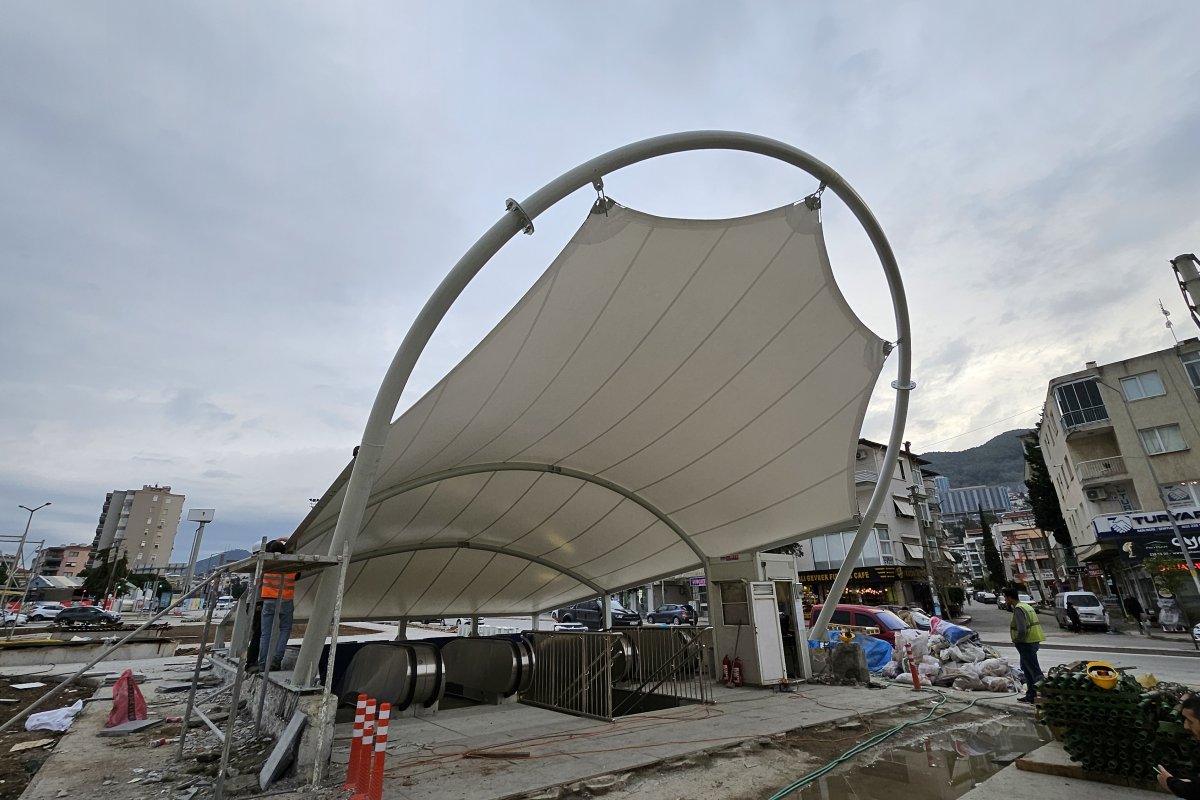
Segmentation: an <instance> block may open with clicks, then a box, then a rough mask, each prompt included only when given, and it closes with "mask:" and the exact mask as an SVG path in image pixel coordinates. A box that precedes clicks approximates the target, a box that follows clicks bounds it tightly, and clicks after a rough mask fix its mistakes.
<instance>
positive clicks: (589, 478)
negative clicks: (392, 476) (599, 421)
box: [313, 461, 704, 564]
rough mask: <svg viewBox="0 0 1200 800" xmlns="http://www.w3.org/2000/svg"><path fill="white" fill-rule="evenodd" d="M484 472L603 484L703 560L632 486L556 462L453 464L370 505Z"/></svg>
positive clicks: (383, 493) (683, 534)
mask: <svg viewBox="0 0 1200 800" xmlns="http://www.w3.org/2000/svg"><path fill="white" fill-rule="evenodd" d="M483 472H546V473H549V474H551V475H565V476H566V477H568V478H575V479H577V480H581V481H584V482H586V483H591V484H595V485H596V486H601V487H603V488H605V489H608V490H609V491H611V492H615V493H617V494H619V495H621V496H622V497H624V498H626V499H627V500H632V501H633V502H635V503H637V504H638V505H639V506H641V507H642V508H644V509H646V511H648V512H650V513H651V514H652V515H653V516H654V517H656V518H657V519H658V521H659V522H661V523H662V524H664V525H666V526H667V527H668V528H670V529H671V530H672V531H673V532H674V533H675V535H676V536H678V537H679V538H680V539H681V540H682V541H683V543H684V544H686V545H687V546H688V547H689V548H691V550H692V552H693V553H695V554H696V558H698V559H700V563H701V564H703V563H704V552H703V551H702V550H701V549H700V548H699V547H697V546H696V543H695V542H693V541H692V540H691V537H689V536H688V535H687V533H686V532H685V531H684V530H683V528H681V527H679V525H678V524H676V522H675V520H673V519H671V517H670V515H668V514H667V513H666V512H665V511H663V510H662V509H660V508H659V507H658V506H656V505H654V504H653V503H651V502H650V501H649V500H647V499H646V498H644V497H642V496H640V495H639V494H637V493H636V492H634V491H632V490H630V489H627V488H625V487H624V486H622V485H621V484H619V483H615V482H613V481H610V480H608V479H607V478H601V477H600V476H599V475H593V474H592V473H590V472H584V471H583V470H578V469H574V468H572V467H560V466H557V465H555V464H542V463H540V462H537V461H493V462H489V463H483V464H465V465H463V466H461V467H452V468H450V469H445V470H442V471H441V472H433V473H430V474H429V475H424V476H422V477H420V478H414V479H412V480H410V481H405V482H404V483H399V484H396V485H395V486H392V487H390V488H388V489H384V490H382V491H379V492H376V493H375V494H373V495H371V497H370V498H369V499H368V501H367V506H368V507H370V506H373V505H378V504H379V503H382V502H383V501H385V500H388V499H390V498H393V497H397V496H399V495H402V494H404V493H405V492H411V491H412V490H414V489H420V488H421V487H422V486H428V485H430V484H431V483H438V482H439V481H446V480H450V479H451V478H461V477H464V476H466V475H479V474H480V473H483ZM327 530H329V529H328V528H324V529H322V530H321V531H320V532H314V533H313V537H314V538H316V537H318V536H321V535H323V534H324V533H325V531H327ZM352 560H357V559H352Z"/></svg>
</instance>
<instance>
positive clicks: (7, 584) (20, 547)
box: [4, 500, 51, 637]
mask: <svg viewBox="0 0 1200 800" xmlns="http://www.w3.org/2000/svg"><path fill="white" fill-rule="evenodd" d="M48 505H51V503H50V501H49V500H47V501H46V502H44V503H42V504H41V505H40V506H37V507H36V508H30V507H29V506H17V507H18V508H23V509H25V510H26V511H28V512H29V519H27V520H25V532H24V533H22V534H21V541H20V542H19V543H18V544H17V557H16V559H14V561H13V568H12V572H10V573H9V574H8V578H7V579H6V580H5V581H4V607H5V610H7V609H8V593H9V591H10V590H11V589H12V583H13V580H14V579H15V578H16V577H17V569H19V568H20V566H21V565H22V564H24V563H25V540H26V539H28V538H29V526H30V525H32V524H33V515H34V512H36V511H41V510H42V509H43V508H45V507H46V506H48ZM25 588H26V590H28V588H29V580H28V578H26V580H25ZM19 613H21V609H20V608H18V609H17V614H19ZM16 620H17V615H16V614H13V627H14V628H15V627H16V624H17V623H16ZM8 635H9V636H10V637H11V636H12V631H9V634H8Z"/></svg>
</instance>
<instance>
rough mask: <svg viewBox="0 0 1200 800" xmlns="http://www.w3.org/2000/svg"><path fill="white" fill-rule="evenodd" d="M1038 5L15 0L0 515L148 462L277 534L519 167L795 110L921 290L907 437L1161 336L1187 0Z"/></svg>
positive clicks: (711, 183) (429, 371) (500, 299)
mask: <svg viewBox="0 0 1200 800" xmlns="http://www.w3.org/2000/svg"><path fill="white" fill-rule="evenodd" d="M1097 10H1099V11H1100V12H1101V13H1095V12H1096V11H1097ZM1028 22H1029V20H1028V15H1027V12H1026V11H1024V10H1023V9H1020V8H1009V7H1004V6H970V5H966V6H958V7H953V8H937V9H932V8H926V7H923V6H920V5H906V4H901V5H899V6H894V7H888V8H884V9H873V10H872V11H871V12H870V13H869V14H868V13H863V12H861V11H859V10H858V9H852V8H837V9H833V10H829V11H815V10H814V9H812V8H801V7H796V8H792V7H783V6H780V7H775V8H769V9H759V8H755V9H754V10H753V11H752V10H750V8H749V7H742V6H737V5H733V6H731V5H729V4H718V3H699V4H695V3H688V4H684V3H671V2H668V3H658V4H650V5H644V6H642V7H639V9H638V14H637V15H636V19H635V18H631V17H629V16H628V15H625V14H614V13H612V9H611V8H609V7H603V6H562V5H559V4H550V3H534V4H530V5H526V6H521V7H518V8H515V9H514V8H507V7H506V8H500V7H494V8H493V7H488V6H481V7H474V6H472V7H470V8H467V7H455V6H445V5H444V4H443V5H429V6H405V7H403V8H400V7H394V6H387V5H382V6H358V7H355V8H354V9H353V10H347V9H346V8H344V7H340V6H330V5H323V4H298V5H295V4H287V5H284V4H280V3H272V2H267V3H260V4H255V5H254V6H248V7H245V8H241V7H234V6H232V5H228V4H222V3H184V4H174V5H172V6H170V7H166V6H163V7H152V8H147V7H144V6H140V5H134V4H127V3H120V2H117V3H110V4H106V5H105V6H104V7H103V8H99V7H97V8H90V7H84V8H71V9H69V10H67V9H66V8H63V7H58V6H54V5H47V4H37V5H27V6H23V7H21V8H20V9H12V10H10V13H9V14H7V15H6V18H5V26H4V27H3V28H2V29H0V70H2V71H3V73H4V74H5V75H6V76H9V77H10V80H8V81H5V82H3V83H2V84H0V103H2V104H3V107H4V108H5V109H6V113H5V114H4V115H3V117H2V118H0V178H2V180H0V209H3V210H2V211H0V258H2V259H3V261H4V263H5V266H6V269H5V291H4V292H3V293H0V337H3V341H4V342H5V344H6V351H5V355H6V359H5V365H4V366H5V368H4V370H2V371H0V454H2V455H0V501H2V502H0V510H2V509H5V508H7V509H10V511H9V512H7V513H0V529H6V530H12V529H15V528H19V527H21V526H23V524H24V521H23V519H22V517H21V515H20V514H18V513H17V512H16V509H15V507H16V505H17V504H18V503H26V504H29V503H31V502H34V501H35V500H37V498H40V497H43V496H45V497H46V498H49V499H53V500H54V501H55V505H54V506H52V507H51V508H49V509H46V510H45V511H43V512H39V513H38V518H37V520H36V522H35V524H36V525H37V526H38V529H39V530H41V531H43V532H44V533H45V535H46V536H48V537H50V538H51V539H61V540H66V539H76V540H81V539H82V540H89V541H90V539H91V536H92V535H93V534H94V528H95V524H96V519H97V517H98V515H99V510H100V505H101V503H102V502H103V498H104V494H105V492H106V491H110V490H112V489H119V488H128V487H137V486H141V485H142V484H143V483H160V484H162V483H168V484H171V485H172V486H173V487H174V488H175V490H176V491H180V492H183V493H184V494H186V495H187V496H188V500H189V505H191V504H192V503H193V502H194V503H196V504H198V505H200V506H202V507H213V508H216V509H218V518H217V521H216V522H214V524H213V525H212V526H210V528H209V530H208V532H206V547H207V546H208V544H209V543H212V544H213V545H214V546H215V545H219V544H223V543H228V544H229V545H230V546H234V545H238V544H241V545H244V544H246V543H248V541H253V540H256V539H257V538H258V537H259V536H261V535H266V534H270V535H278V534H280V533H286V532H288V531H290V530H291V529H292V528H293V527H294V526H295V524H296V522H298V520H299V519H300V518H302V517H303V515H304V514H305V513H306V512H307V499H308V498H309V497H315V496H318V495H320V494H321V493H322V491H323V490H324V489H325V487H327V486H328V485H329V482H330V481H331V480H332V479H333V477H334V476H336V475H337V473H338V472H339V471H340V470H341V469H342V467H344V465H345V463H346V461H347V459H348V458H349V453H350V450H351V449H352V448H353V446H354V444H355V443H356V442H357V441H358V439H359V437H360V435H361V429H362V426H363V424H364V422H365V419H366V416H367V413H368V411H369V409H370V406H371V402H372V399H373V397H374V394H375V391H376V389H377V386H378V382H379V380H380V378H381V377H382V376H383V374H384V371H385V370H386V367H387V364H388V362H389V361H390V359H391V357H392V354H393V353H394V350H395V348H396V347H397V345H398V344H399V342H400V341H401V339H402V338H403V336H404V334H405V332H406V331H407V329H408V326H409V325H410V323H411V321H412V319H413V318H414V316H415V315H416V313H417V311H418V310H419V308H420V307H421V305H422V304H423V303H424V301H425V299H426V298H427V297H428V296H429V295H430V293H431V292H432V291H433V290H434V288H435V287H436V286H437V284H438V282H439V281H440V280H441V278H442V277H443V276H444V275H445V274H446V272H447V271H448V269H449V268H450V267H451V265H453V264H454V262H455V261H456V260H457V259H458V258H459V256H461V254H462V253H463V251H464V250H465V249H466V248H467V247H468V246H469V245H470V243H472V242H473V241H474V240H475V239H476V238H477V237H478V236H479V235H480V234H481V233H482V232H483V231H484V230H486V228H487V227H488V226H489V225H491V224H492V222H494V221H495V219H496V218H497V217H498V216H499V215H500V213H501V212H502V210H503V203H504V198H506V197H509V196H512V197H518V198H520V197H523V196H525V195H527V194H529V193H531V192H532V191H534V190H535V189H536V188H538V187H539V186H541V185H542V184H543V183H545V182H546V181H548V180H550V179H551V178H553V177H554V176H556V175H558V174H559V173H561V172H562V171H563V170H565V169H567V168H569V167H572V166H574V165H575V164H577V163H580V162H582V161H584V160H586V159H588V158H590V157H592V156H594V155H596V154H597V153H600V152H603V151H605V150H608V149H611V148H613V147H616V146H619V145H621V144H625V143H627V142H629V141H633V140H636V139H640V138H643V137H646V136H651V135H656V134H660V133H665V132H671V131H677V130H686V129H694V128H731V129H742V130H749V131H753V132H757V133H762V134H764V135H768V136H773V137H776V138H779V139H782V140H785V141H788V142H791V143H793V144H795V145H797V146H799V147H801V148H803V149H805V150H807V151H809V152H811V153H813V154H814V155H816V156H817V157H819V158H821V159H823V160H824V161H826V162H827V163H829V164H831V165H832V166H834V168H836V169H838V170H839V171H840V172H841V173H842V174H843V175H845V176H846V177H847V178H848V179H849V180H850V181H851V183H853V185H854V186H855V187H856V189H857V190H858V191H859V193H860V194H861V195H862V196H863V197H864V198H865V199H866V200H867V202H868V204H869V205H870V206H871V208H872V209H873V210H874V212H875V214H876V216H877V217H878V218H879V220H880V221H881V223H882V224H883V227H884V229H885V230H886V231H887V233H888V235H889V238H890V240H891V241H892V244H893V247H894V249H895V251H896V253H897V256H898V258H899V261H900V266H901V269H902V272H903V275H904V282H905V287H906V290H907V294H908V298H909V303H910V307H911V310H912V317H913V320H914V337H913V345H914V351H913V352H914V373H915V377H916V379H917V381H918V384H919V388H918V390H917V391H916V392H915V393H914V395H913V406H912V421H911V424H910V426H909V430H908V432H907V435H906V437H905V438H908V439H911V440H912V441H913V446H914V448H916V449H917V450H918V451H919V450H921V449H922V448H923V447H924V446H925V445H924V444H923V443H924V442H933V441H938V440H941V439H945V438H947V437H950V436H954V435H956V434H960V433H962V432H964V431H967V430H971V429H973V428H976V427H979V426H986V424H987V423H988V422H990V421H991V420H994V419H999V418H1002V417H1007V416H1010V415H1014V414H1017V413H1018V412H1022V411H1024V410H1025V409H1028V408H1031V407H1034V406H1037V405H1038V404H1040V402H1041V399H1042V397H1043V396H1044V393H1045V385H1046V381H1047V379H1048V378H1050V377H1052V376H1054V375H1057V374H1061V373H1063V372H1066V371H1070V370H1072V369H1075V368H1077V367H1078V366H1079V365H1081V364H1082V363H1083V361H1086V360H1092V359H1095V360H1100V361H1104V360H1112V359H1117V358H1121V357H1125V356H1128V355H1132V354H1135V353H1139V352H1146V351H1149V350H1153V349H1158V348H1161V347H1164V346H1166V345H1167V344H1169V343H1170V340H1169V338H1166V332H1165V331H1163V330H1162V327H1161V317H1159V316H1158V315H1157V305H1156V304H1157V300H1158V298H1160V297H1161V298H1163V300H1164V301H1165V302H1166V303H1167V305H1168V307H1169V308H1171V309H1172V310H1173V311H1175V312H1176V314H1175V317H1174V319H1175V320H1176V321H1177V322H1178V323H1179V324H1180V328H1179V330H1181V331H1182V329H1183V328H1184V327H1185V325H1186V324H1187V323H1185V322H1184V318H1185V315H1184V314H1183V313H1182V305H1181V303H1180V302H1179V300H1178V294H1177V290H1176V289H1175V287H1174V284H1173V282H1172V278H1171V275H1170V272H1169V269H1168V268H1167V266H1166V263H1165V262H1166V259H1168V258H1170V257H1173V256H1175V255H1177V254H1178V253H1180V252H1191V251H1194V250H1195V249H1196V247H1197V245H1196V242H1197V241H1200V217H1197V216H1196V215H1195V214H1194V209H1195V208H1197V207H1200V162H1198V161H1197V159H1195V158H1194V157H1193V155H1194V154H1193V150H1194V145H1195V142H1196V141H1197V138H1198V137H1200V113H1198V112H1196V111H1195V109H1197V108H1200V103H1198V102H1197V101H1198V100H1200V97H1198V94H1200V80H1197V74H1196V73H1197V70H1198V69H1200V67H1193V66H1190V65H1189V63H1188V62H1187V61H1186V60H1184V59H1180V58H1178V57H1175V56H1174V55H1172V54H1177V53H1182V52H1189V50H1190V48H1191V46H1192V45H1191V42H1190V40H1189V35H1190V31H1192V30H1195V28H1196V24H1197V23H1198V22H1200V10H1197V9H1194V8H1192V7H1191V6H1186V5H1175V6H1162V7H1160V6H1155V7H1150V8H1137V7H1134V6H1130V5H1127V4H1115V3H1107V4H1103V5H1102V6H1101V7H1100V8H1099V9H1097V7H1096V6H1094V5H1092V4H1088V5H1083V4H1082V3H1078V4H1067V5H1061V6H1054V7H1051V8H1047V9H1042V10H1041V11H1040V12H1039V15H1038V24H1037V25H1029V24H1028ZM814 188H815V181H814V180H812V179H811V178H810V177H808V176H804V175H800V174H798V173H797V172H796V171H795V170H794V169H791V168H788V167H785V166H782V165H780V164H776V163H773V162H770V161H769V160H767V159H762V158H758V157H752V156H749V155H746V154H736V153H721V154H709V153H706V154H689V155H680V156H673V157H670V158H664V159H661V160H659V161H656V162H653V163H648V164H643V165H638V166H636V167H632V168H630V169H627V170H622V171H620V172H618V173H615V174H613V175H610V176H607V177H606V189H607V191H608V192H609V194H610V195H611V196H613V197H615V198H616V199H618V200H620V201H621V202H623V203H626V204H628V205H630V206H633V207H635V208H639V209H643V210H646V211H649V212H652V213H659V214H667V215H673V216H690V215H694V216H702V217H720V216H732V215H738V214H746V213H752V212H755V211H760V210H762V209H764V208H770V207H774V206H778V205H781V204H783V203H786V202H790V201H793V200H795V199H797V198H799V197H802V196H804V195H805V194H807V193H809V192H811V191H812V190H813V189H814ZM589 194H590V192H588V191H584V192H581V193H579V195H578V196H575V197H572V198H568V200H567V201H565V202H564V203H562V204H561V205H560V206H559V207H556V208H555V209H552V210H551V211H549V212H547V213H546V214H545V215H543V216H542V217H541V218H539V220H538V226H537V235H535V236H533V237H520V239H519V240H518V241H515V242H513V243H512V244H511V245H510V246H508V247H507V248H505V250H504V251H502V252H501V253H500V254H499V256H498V257H497V258H496V259H495V260H494V261H493V262H492V263H491V264H489V265H488V267H487V268H486V269H485V270H484V271H483V272H482V273H481V274H480V275H479V276H478V278H477V279H476V281H475V282H474V283H473V285H472V286H471V287H470V288H469V289H468V290H467V292H465V293H464V295H463V296H462V298H461V299H460V300H459V302H458V303H456V305H455V307H454V309H453V310H452V311H451V313H450V315H449V316H448V317H447V319H446V320H445V321H444V323H443V324H442V325H441V326H440V328H439V330H438V332H437V333H436V334H435V336H434V338H433V340H432V341H431V342H430V346H429V348H428V350H427V351H426V354H425V355H424V356H423V357H422V359H421V361H420V362H419V363H418V364H417V367H416V369H415V371H414V373H413V378H412V381H411V384H410V387H409V389H408V391H406V392H405V396H404V399H403V400H402V403H401V409H403V408H404V407H407V405H408V404H410V403H411V402H413V401H414V400H415V399H416V398H417V397H419V396H420V394H421V393H422V392H423V391H424V390H425V389H426V388H428V387H429V386H431V385H433V384H434V383H435V382H436V381H437V380H438V379H440V378H441V377H442V375H444V374H445V372H446V370H447V369H449V368H450V367H451V366H452V365H453V364H454V363H455V362H456V361H457V359H459V358H460V357H461V356H462V355H463V354H464V353H465V352H466V351H467V350H468V349H469V348H470V347H471V346H473V345H474V343H476V342H477V341H478V340H479V339H480V338H481V337H482V336H483V335H484V333H485V332H486V331H487V329H488V328H489V327H490V326H491V325H492V324H494V323H495V321H496V320H498V319H499V318H500V317H501V316H502V315H503V313H504V312H505V311H506V310H507V308H508V307H509V306H510V305H511V304H512V302H514V301H515V300H516V298H518V297H519V296H520V295H521V294H522V293H523V292H524V290H525V289H526V288H527V287H528V286H529V284H530V283H531V282H532V281H533V280H534V278H535V277H536V275H537V274H538V273H539V272H540V271H541V270H542V269H543V268H544V266H545V265H546V264H547V263H548V262H549V260H550V259H551V258H553V256H554V255H555V254H556V252H557V251H558V249H559V248H560V247H561V245H562V243H563V242H564V241H565V240H566V239H567V238H568V237H569V236H570V234H571V232H573V230H574V229H575V227H576V226H578V224H579V222H580V220H581V219H582V218H583V215H584V214H585V213H586V209H587V207H588V205H589V204H590V202H591V199H592V198H591V197H589ZM824 215H825V220H826V234H827V240H828V242H829V247H830V251H831V258H832V261H833V263H834V265H835V269H836V270H837V274H838V276H839V279H840V280H841V282H842V284H843V286H844V288H845V290H846V292H847V295H848V297H849V300H850V302H851V303H852V304H853V305H854V307H855V309H856V311H857V312H858V313H859V314H860V315H861V316H862V317H863V319H864V320H866V321H867V322H868V324H870V325H871V326H872V327H873V328H874V329H876V330H877V331H878V332H879V333H880V335H882V336H884V337H885V338H889V339H891V338H894V335H895V334H894V327H893V322H892V312H891V309H890V302H889V298H888V295H887V292H886V289H885V287H884V284H883V281H882V278H881V273H880V270H879V268H878V266H877V265H876V262H875V259H874V255H873V253H872V250H871V247H870V243H869V242H868V241H867V240H866V238H865V237H864V236H863V234H862V232H861V230H860V229H859V227H858V225H857V222H856V221H855V220H853V219H852V218H851V216H850V215H849V214H848V213H847V212H846V210H845V208H844V207H842V206H840V204H839V203H837V202H836V201H835V200H833V199H830V200H829V201H828V202H827V203H826V206H825V209H824ZM892 369H893V365H892V364H889V365H888V366H887V368H886V370H885V375H884V376H883V380H882V381H881V383H880V388H879V390H878V391H877V402H876V403H875V405H874V407H873V408H872V410H871V412H870V413H869V414H868V417H867V423H866V427H865V428H864V434H865V435H867V436H870V437H871V438H876V439H879V438H883V437H884V436H886V431H887V425H888V422H889V420H890V402H891V398H892V395H893V393H892V391H891V390H890V388H889V387H888V383H889V382H890V380H891V379H892V377H894V376H893V375H892V374H889V373H890V371H891V370H892ZM1032 417H1033V418H1036V414H1034V415H1032ZM1031 421H1032V420H1031V419H1028V418H1018V419H1014V420H1010V421H1008V422H1004V423H1003V424H1002V425H1001V426H1000V427H999V428H994V429H993V428H985V429H984V430H981V431H979V432H977V433H973V434H971V435H969V436H965V437H961V438H956V439H954V440H953V445H954V446H961V447H967V446H971V445H973V444H977V443H979V442H980V441H983V440H984V439H986V438H988V437H989V436H990V435H992V434H994V433H995V432H998V431H999V430H1003V429H1006V428H1007V427H1014V426H1015V425H1017V424H1029V423H1030V422H1031ZM39 502H40V501H39ZM239 537H240V538H239ZM183 538H186V537H182V536H181V540H182V539H183Z"/></svg>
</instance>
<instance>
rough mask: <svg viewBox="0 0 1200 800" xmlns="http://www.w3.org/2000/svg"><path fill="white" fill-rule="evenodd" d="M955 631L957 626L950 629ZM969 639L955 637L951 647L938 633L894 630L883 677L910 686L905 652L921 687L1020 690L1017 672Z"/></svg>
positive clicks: (948, 641)
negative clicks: (893, 647)
mask: <svg viewBox="0 0 1200 800" xmlns="http://www.w3.org/2000/svg"><path fill="white" fill-rule="evenodd" d="M953 627H955V628H958V629H959V630H969V629H963V628H961V626H957V625H956V626H953ZM970 633H971V635H970V636H964V635H961V634H960V635H957V636H956V637H955V642H956V643H955V644H951V642H950V639H948V638H947V637H946V636H944V635H942V634H938V633H935V634H933V635H930V634H929V633H927V632H925V631H919V630H916V629H906V630H900V631H896V656H895V658H894V659H893V660H892V661H891V662H889V663H888V664H887V665H885V666H884V668H883V672H882V674H883V677H885V678H891V679H894V680H895V681H896V683H904V684H908V685H910V686H911V685H912V682H913V679H912V670H911V667H910V664H909V660H908V659H909V656H908V653H909V652H911V653H912V663H913V664H915V665H916V667H917V674H918V675H919V676H920V678H921V683H922V684H932V685H933V686H940V687H944V688H953V689H958V690H959V691H964V692H1015V691H1017V690H1018V689H1019V688H1020V683H1021V673H1020V670H1018V669H1014V668H1013V667H1012V665H1010V664H1009V663H1008V659H1004V658H1000V657H999V656H998V655H997V653H996V651H995V650H993V649H992V648H990V647H988V646H987V645H984V644H981V643H980V642H979V641H978V638H979V637H978V636H977V635H975V632H974V631H970Z"/></svg>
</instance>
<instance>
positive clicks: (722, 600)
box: [708, 553, 810, 686]
mask: <svg viewBox="0 0 1200 800" xmlns="http://www.w3.org/2000/svg"><path fill="white" fill-rule="evenodd" d="M708 580H709V619H710V620H711V622H712V627H713V640H714V644H715V647H716V653H715V655H716V658H717V661H718V662H723V661H724V659H725V658H726V657H728V658H729V660H730V661H731V662H736V661H737V660H739V659H740V662H741V664H740V666H741V676H742V681H743V682H744V683H746V684H749V685H752V686H775V685H777V684H780V683H783V682H784V681H785V679H787V678H793V679H794V678H804V677H808V675H809V673H810V668H809V659H808V647H807V641H806V639H807V636H806V631H805V624H804V608H803V605H802V603H801V598H802V596H803V594H802V592H801V591H800V584H799V583H797V582H796V563H795V559H794V558H793V557H792V556H790V555H783V554H779V553H734V554H732V555H727V556H721V557H720V558H717V559H710V560H709V563H708Z"/></svg>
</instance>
